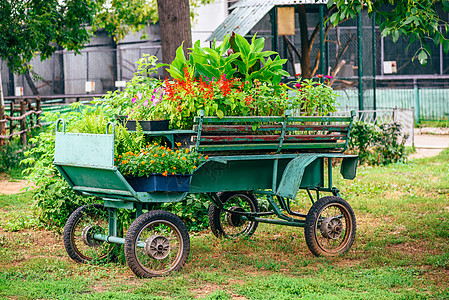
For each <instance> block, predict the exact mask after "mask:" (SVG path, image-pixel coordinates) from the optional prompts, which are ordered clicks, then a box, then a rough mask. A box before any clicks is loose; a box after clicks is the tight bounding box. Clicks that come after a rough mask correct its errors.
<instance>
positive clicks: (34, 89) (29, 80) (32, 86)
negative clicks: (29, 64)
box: [24, 69, 39, 96]
mask: <svg viewBox="0 0 449 300" xmlns="http://www.w3.org/2000/svg"><path fill="white" fill-rule="evenodd" d="M24 75H25V79H26V80H27V83H28V86H29V87H30V89H31V92H32V93H33V95H35V96H36V95H39V91H38V90H37V87H36V85H35V84H34V81H33V79H32V78H31V74H30V70H28V69H27V70H26V71H25V74H24Z"/></svg>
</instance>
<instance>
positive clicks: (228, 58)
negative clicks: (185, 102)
mask: <svg viewBox="0 0 449 300" xmlns="http://www.w3.org/2000/svg"><path fill="white" fill-rule="evenodd" d="M264 45H265V39H264V38H258V39H256V35H254V36H253V38H252V40H251V44H250V43H249V42H248V41H247V40H246V39H245V38H244V37H242V36H241V35H239V34H234V35H232V36H230V35H227V36H226V37H225V38H224V40H223V43H222V44H221V45H220V46H216V43H215V42H214V43H213V45H212V47H210V48H209V47H201V46H200V44H199V42H196V43H195V45H194V47H193V48H192V49H190V50H191V53H190V58H189V60H187V59H186V57H185V56H184V52H183V51H182V45H181V46H180V47H179V48H178V50H177V51H176V57H175V59H174V60H173V62H172V63H171V64H170V65H169V68H168V69H167V71H168V72H169V73H170V75H172V77H173V78H175V79H181V80H187V79H191V78H192V77H193V78H197V79H198V78H200V77H203V78H204V79H205V80H207V81H209V80H212V81H213V80H214V79H216V80H218V78H220V77H221V76H222V75H224V76H225V78H227V79H232V78H240V79H241V80H242V81H243V82H244V83H245V85H247V86H252V84H253V83H254V80H256V79H257V80H259V81H260V82H268V83H270V84H272V85H273V86H274V87H277V85H278V84H279V82H280V81H281V77H282V76H289V74H288V73H287V72H286V71H284V70H283V69H282V66H283V64H285V62H286V61H287V60H286V59H280V57H279V54H278V53H277V52H274V51H263V48H264ZM274 55H276V57H275V58H274V60H273V59H271V58H270V56H274Z"/></svg>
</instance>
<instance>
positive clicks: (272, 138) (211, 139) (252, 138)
mask: <svg viewBox="0 0 449 300" xmlns="http://www.w3.org/2000/svg"><path fill="white" fill-rule="evenodd" d="M280 137H281V136H280V135H231V136H220V135H212V136H205V135H203V136H201V140H200V142H206V143H217V142H221V143H230V142H279V139H280ZM346 137H347V135H346V134H335V135H328V134H316V135H286V136H285V137H284V141H286V142H300V141H303V142H317V141H338V140H344V139H346ZM193 140H194V141H195V142H196V137H194V138H193Z"/></svg>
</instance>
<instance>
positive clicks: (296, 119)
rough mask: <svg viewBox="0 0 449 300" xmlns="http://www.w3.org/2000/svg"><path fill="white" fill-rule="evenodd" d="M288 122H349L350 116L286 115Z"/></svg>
mask: <svg viewBox="0 0 449 300" xmlns="http://www.w3.org/2000/svg"><path fill="white" fill-rule="evenodd" d="M287 120H288V122H318V123H321V122H350V121H351V117H309V116H305V117H288V119H287Z"/></svg>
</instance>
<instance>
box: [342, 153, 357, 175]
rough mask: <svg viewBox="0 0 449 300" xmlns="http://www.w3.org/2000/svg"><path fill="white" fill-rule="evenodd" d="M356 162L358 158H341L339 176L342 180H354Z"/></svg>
mask: <svg viewBox="0 0 449 300" xmlns="http://www.w3.org/2000/svg"><path fill="white" fill-rule="evenodd" d="M358 161H359V157H358V156H346V157H343V161H342V162H341V168H340V174H341V175H342V176H343V178H344V179H349V180H353V179H354V178H355V176H356V172H357V164H358Z"/></svg>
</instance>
